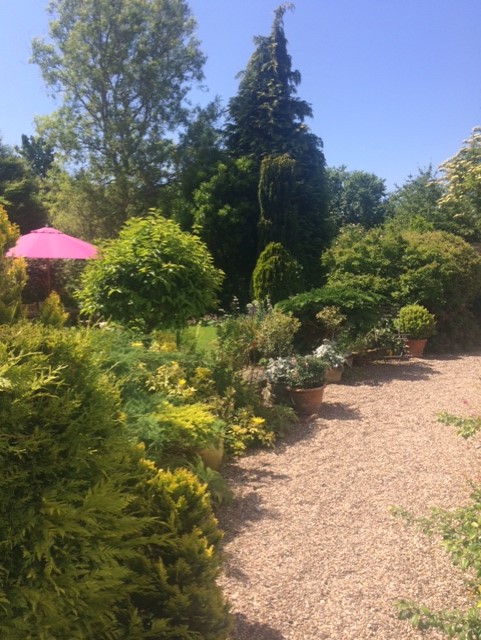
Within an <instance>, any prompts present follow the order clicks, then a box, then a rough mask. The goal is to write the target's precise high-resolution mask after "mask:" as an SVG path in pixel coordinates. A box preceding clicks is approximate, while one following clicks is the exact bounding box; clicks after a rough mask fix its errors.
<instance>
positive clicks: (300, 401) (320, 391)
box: [288, 385, 326, 413]
mask: <svg viewBox="0 0 481 640" xmlns="http://www.w3.org/2000/svg"><path fill="white" fill-rule="evenodd" d="M325 388H326V385H323V386H322V387H315V388H314V389H288V391H289V397H290V399H291V402H292V405H293V407H294V409H295V410H296V411H298V412H299V413H316V412H317V411H319V408H320V406H321V403H322V398H323V396H324V389H325Z"/></svg>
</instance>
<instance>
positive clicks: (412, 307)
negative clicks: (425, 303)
mask: <svg viewBox="0 0 481 640" xmlns="http://www.w3.org/2000/svg"><path fill="white" fill-rule="evenodd" d="M395 325H396V327H397V328H398V329H399V331H400V332H401V333H404V334H406V335H408V336H409V337H410V338H413V339H414V340H417V339H424V338H429V337H430V336H432V335H433V333H434V331H435V327H436V321H435V319H434V316H433V314H432V313H429V311H428V310H427V309H426V308H425V307H422V306H421V305H418V304H409V305H406V306H405V307H402V308H401V309H400V310H399V313H398V315H397V317H396V319H395Z"/></svg>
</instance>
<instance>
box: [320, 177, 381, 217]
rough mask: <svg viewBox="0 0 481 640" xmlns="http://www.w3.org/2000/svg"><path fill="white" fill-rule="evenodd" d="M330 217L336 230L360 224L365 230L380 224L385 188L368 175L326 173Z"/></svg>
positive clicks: (377, 180)
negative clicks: (346, 225) (347, 225)
mask: <svg viewBox="0 0 481 640" xmlns="http://www.w3.org/2000/svg"><path fill="white" fill-rule="evenodd" d="M327 179H328V188H329V213H330V217H331V219H332V221H333V223H334V225H335V226H336V228H339V227H341V226H343V225H345V224H360V225H362V226H363V227H365V228H366V229H370V228H371V227H374V226H376V225H377V224H380V223H381V222H382V221H383V220H384V218H385V215H386V195H387V194H386V184H385V182H384V180H383V179H382V178H379V177H378V176H376V175H375V174H374V173H369V172H367V171H348V170H347V168H346V167H345V166H344V165H343V166H341V167H329V168H328V169H327Z"/></svg>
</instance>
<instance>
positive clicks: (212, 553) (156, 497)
mask: <svg viewBox="0 0 481 640" xmlns="http://www.w3.org/2000/svg"><path fill="white" fill-rule="evenodd" d="M145 476H146V478H145V480H146V481H143V482H141V483H140V484H139V485H138V486H137V487H136V494H137V495H136V497H137V500H135V501H134V502H133V503H132V506H131V510H132V511H133V512H134V513H135V512H137V511H138V512H139V513H140V514H144V513H146V514H149V516H151V518H150V525H149V529H148V530H147V531H146V534H147V536H146V541H147V543H148V544H146V546H145V554H144V558H143V559H142V560H141V561H140V562H138V563H136V564H135V565H134V571H135V575H134V576H133V584H134V585H135V589H134V590H133V593H132V596H131V598H130V602H129V603H128V606H127V607H126V608H125V613H124V617H125V618H127V620H126V622H128V626H127V624H126V625H125V626H126V627H127V628H126V633H125V636H122V637H125V640H127V638H129V639H130V638H132V637H133V638H139V640H151V639H153V638H164V637H165V638H179V639H180V638H182V639H184V638H185V640H197V639H199V640H200V639H202V640H226V639H227V638H228V637H229V631H230V618H229V615H228V606H227V604H226V603H225V601H224V600H223V597H222V593H221V590H220V588H219V586H218V585H217V584H216V580H217V579H218V576H219V563H220V556H219V553H218V552H219V544H220V541H221V533H220V531H219V529H218V526H217V521H216V519H215V518H214V516H213V514H212V509H211V505H210V500H209V497H208V495H207V493H206V491H205V485H199V482H198V480H197V479H196V478H195V476H194V475H193V474H192V473H191V472H189V471H187V470H186V469H177V470H175V471H172V472H170V471H157V470H156V469H155V467H154V466H153V465H150V464H146V473H145ZM159 534H160V535H159ZM95 637H96V638H97V637H98V636H95Z"/></svg>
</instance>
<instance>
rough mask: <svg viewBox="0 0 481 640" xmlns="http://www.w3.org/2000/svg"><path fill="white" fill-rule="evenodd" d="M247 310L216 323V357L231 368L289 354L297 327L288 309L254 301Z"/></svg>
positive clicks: (297, 323) (238, 367) (298, 324)
mask: <svg viewBox="0 0 481 640" xmlns="http://www.w3.org/2000/svg"><path fill="white" fill-rule="evenodd" d="M247 309H248V311H247V313H244V314H238V315H231V316H227V317H226V318H224V319H222V320H220V321H219V322H218V323H217V325H216V326H217V338H218V361H219V362H220V363H222V364H223V366H226V367H228V368H230V369H232V370H233V371H238V370H240V369H242V368H243V367H246V366H249V365H252V364H255V363H257V362H258V361H259V359H261V358H271V357H275V356H282V355H288V354H290V353H291V352H292V348H293V341H294V336H295V334H296V332H297V331H298V329H299V327H300V323H299V321H298V320H297V319H296V318H294V317H293V315H292V314H291V313H284V312H282V311H280V310H279V309H273V308H272V307H271V306H270V305H266V304H263V303H259V302H257V301H254V302H253V303H250V304H249V305H248V306H247Z"/></svg>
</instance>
